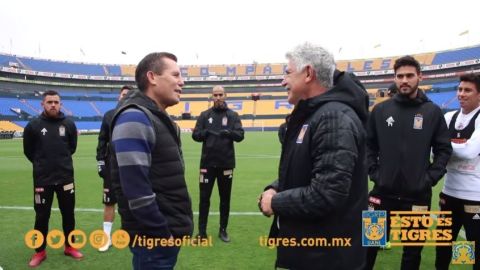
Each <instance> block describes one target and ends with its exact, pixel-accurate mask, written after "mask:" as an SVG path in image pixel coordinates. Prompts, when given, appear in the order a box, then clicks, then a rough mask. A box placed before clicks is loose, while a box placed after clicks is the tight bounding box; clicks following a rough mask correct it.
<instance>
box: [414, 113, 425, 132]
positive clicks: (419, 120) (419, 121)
mask: <svg viewBox="0 0 480 270" xmlns="http://www.w3.org/2000/svg"><path fill="white" fill-rule="evenodd" d="M413 129H423V115H421V114H419V113H417V114H415V116H414V117H413Z"/></svg>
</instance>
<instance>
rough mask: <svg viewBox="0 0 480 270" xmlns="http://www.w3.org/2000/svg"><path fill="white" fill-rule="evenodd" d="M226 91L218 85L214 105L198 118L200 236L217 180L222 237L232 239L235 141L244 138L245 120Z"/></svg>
mask: <svg viewBox="0 0 480 270" xmlns="http://www.w3.org/2000/svg"><path fill="white" fill-rule="evenodd" d="M226 97H227V96H226V94H225V90H224V89H223V87H222V86H215V87H214V88H213V90H212V98H213V107H212V108H210V109H208V110H206V111H204V112H202V113H201V114H200V116H199V117H198V119H197V123H196V125H195V129H194V130H193V134H192V138H193V139H194V140H195V141H197V142H203V145H202V158H201V160H200V213H199V217H198V237H199V238H207V221H208V211H209V209H210V196H211V195H212V190H213V186H214V184H215V179H217V182H218V183H217V185H218V193H219V195H220V230H219V233H218V237H220V239H221V240H222V241H224V242H230V237H229V236H228V233H227V225H228V216H229V213H230V197H231V191H232V181H233V169H234V168H235V149H234V147H233V142H234V141H235V142H241V141H242V140H243V133H244V131H243V128H242V122H241V121H240V117H239V116H238V114H237V113H236V112H234V111H232V110H231V109H229V108H228V107H227V103H226V102H225V98H226Z"/></svg>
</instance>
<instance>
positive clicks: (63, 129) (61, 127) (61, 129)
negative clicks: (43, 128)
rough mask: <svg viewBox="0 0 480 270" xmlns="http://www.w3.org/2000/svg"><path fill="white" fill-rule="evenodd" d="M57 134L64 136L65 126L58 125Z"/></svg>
mask: <svg viewBox="0 0 480 270" xmlns="http://www.w3.org/2000/svg"><path fill="white" fill-rule="evenodd" d="M58 134H59V135H60V136H62V137H63V136H65V126H63V125H62V126H60V127H58Z"/></svg>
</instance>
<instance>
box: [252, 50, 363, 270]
mask: <svg viewBox="0 0 480 270" xmlns="http://www.w3.org/2000/svg"><path fill="white" fill-rule="evenodd" d="M286 57H287V59H288V65H287V69H286V70H285V72H286V75H285V76H284V79H283V81H282V86H284V87H285V88H286V90H287V93H288V102H289V103H290V104H293V105H295V109H294V110H293V112H292V114H291V115H290V118H289V120H288V122H287V128H286V132H285V135H284V139H283V143H282V154H281V158H280V165H279V170H278V180H277V181H274V182H273V183H272V184H270V185H269V186H267V187H266V188H265V191H264V192H263V193H262V194H261V196H260V199H259V202H258V203H259V207H260V210H261V211H262V213H263V214H264V215H265V216H272V215H274V216H275V218H274V221H273V222H272V226H271V230H270V239H272V240H281V241H279V242H277V243H278V244H277V260H276V262H275V267H276V269H318V270H321V269H328V270H330V269H349V270H352V269H362V268H363V267H364V263H365V248H363V247H362V241H361V239H362V229H361V226H362V210H366V209H367V192H368V185H367V184H368V180H367V168H366V166H365V162H364V160H365V157H366V146H365V139H366V130H365V126H366V122H367V117H368V95H367V92H366V91H365V90H364V89H363V88H362V86H361V83H359V82H358V81H356V79H355V78H354V77H353V76H351V75H350V74H348V73H345V72H340V71H335V62H334V58H333V55H332V54H331V53H330V52H328V51H326V50H325V49H324V48H322V47H320V46H316V45H312V44H309V43H305V44H302V45H300V46H298V47H296V48H295V50H293V51H292V52H289V53H287V55H286ZM320 238H322V239H325V240H327V241H328V242H327V243H323V244H322V243H315V244H312V245H307V244H305V241H306V240H311V239H320ZM339 238H341V239H342V241H343V240H348V244H346V242H341V243H344V244H346V245H342V244H341V243H340V244H339V243H338V242H337V243H334V241H335V240H334V239H339Z"/></svg>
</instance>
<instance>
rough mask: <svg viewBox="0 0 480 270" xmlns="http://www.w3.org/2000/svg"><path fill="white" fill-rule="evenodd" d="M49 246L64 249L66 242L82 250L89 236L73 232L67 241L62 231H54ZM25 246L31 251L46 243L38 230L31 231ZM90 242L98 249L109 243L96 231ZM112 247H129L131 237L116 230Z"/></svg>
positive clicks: (48, 242) (105, 235)
mask: <svg viewBox="0 0 480 270" xmlns="http://www.w3.org/2000/svg"><path fill="white" fill-rule="evenodd" d="M46 238H47V239H46V242H47V244H48V245H49V246H50V247H51V248H54V249H58V248H61V247H63V245H64V244H65V241H67V243H68V245H69V246H71V247H73V248H76V249H81V248H83V247H84V246H85V245H86V244H87V235H86V234H85V232H83V231H82V230H73V231H71V232H70V234H68V237H67V239H65V235H64V233H63V232H62V231H60V230H57V229H53V230H51V231H50V232H48V234H47V237H46ZM24 240H25V245H27V247H29V248H31V249H35V248H39V247H40V246H42V244H43V243H44V241H45V238H44V236H43V234H42V233H41V232H40V231H38V230H30V231H28V232H27V233H26V234H25V239H24ZM88 240H89V242H90V245H91V246H92V247H93V248H95V249H98V248H100V247H103V246H104V245H105V244H107V242H108V236H107V234H106V233H105V232H104V231H102V230H95V231H93V232H91V233H90V235H89V237H88ZM111 241H112V245H113V246H114V247H116V248H118V249H122V248H125V247H127V246H128V244H129V243H130V236H129V235H128V233H127V232H126V231H124V230H116V231H115V232H114V233H113V234H112V239H111Z"/></svg>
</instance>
